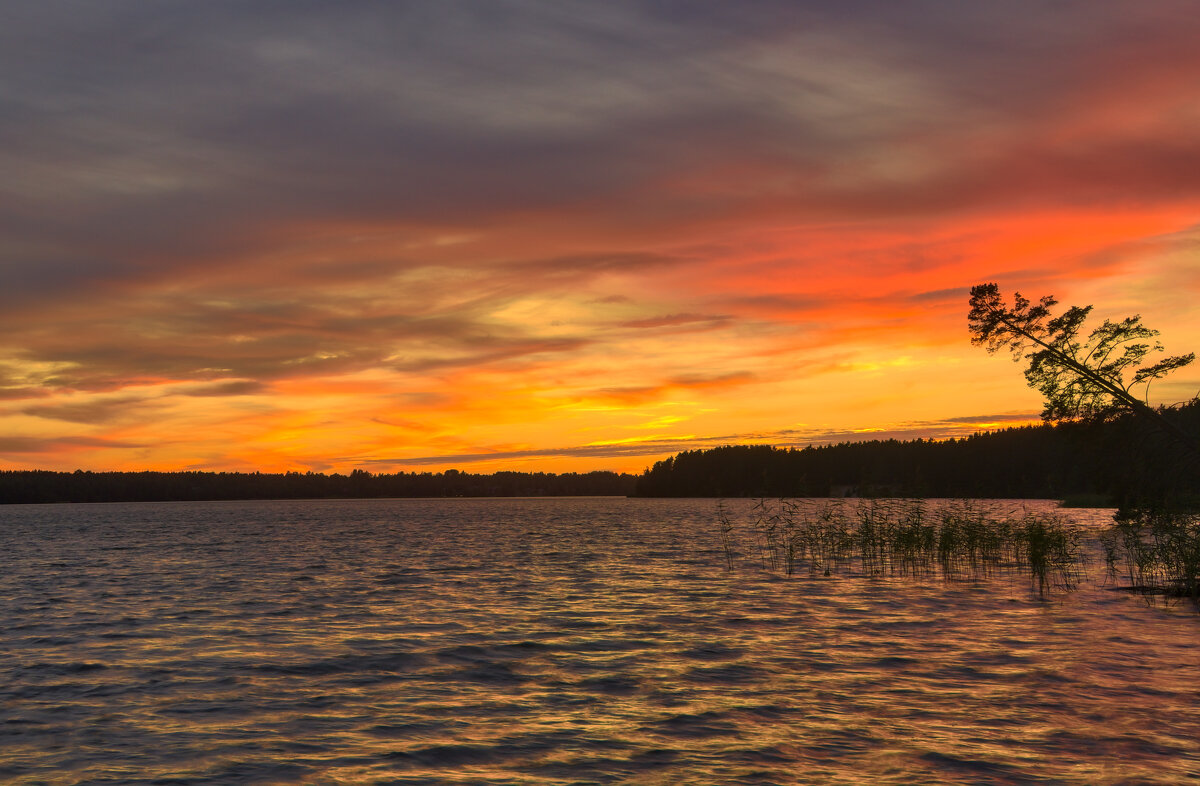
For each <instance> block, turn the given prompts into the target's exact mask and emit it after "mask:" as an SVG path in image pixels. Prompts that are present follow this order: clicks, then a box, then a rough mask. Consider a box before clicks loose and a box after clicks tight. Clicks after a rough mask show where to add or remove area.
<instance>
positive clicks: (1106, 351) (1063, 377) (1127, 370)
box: [967, 284, 1200, 459]
mask: <svg viewBox="0 0 1200 786" xmlns="http://www.w3.org/2000/svg"><path fill="white" fill-rule="evenodd" d="M1057 303H1058V301H1057V300H1055V299H1054V298H1053V297H1044V298H1042V299H1041V300H1040V301H1039V302H1038V303H1036V304H1034V303H1031V302H1030V301H1029V300H1027V299H1025V298H1023V297H1021V293H1019V292H1018V293H1016V294H1015V296H1014V298H1013V304H1012V305H1011V306H1009V305H1008V304H1007V303H1006V302H1005V301H1004V299H1003V298H1002V297H1001V295H1000V288H999V287H998V286H997V285H996V284H980V285H978V286H975V287H972V288H971V301H970V304H971V311H970V313H969V314H968V316H967V323H968V326H969V327H970V330H971V343H972V344H978V345H982V346H984V347H986V348H987V350H988V351H989V352H996V351H998V350H1000V349H1008V350H1010V351H1011V352H1012V354H1013V359H1014V360H1018V361H1020V360H1022V359H1025V360H1028V361H1029V366H1028V367H1027V368H1026V369H1025V378H1026V379H1027V380H1028V381H1029V385H1030V387H1032V388H1035V389H1036V390H1038V391H1039V392H1041V394H1042V395H1043V396H1044V397H1045V399H1046V408H1045V409H1044V410H1043V411H1042V418H1043V419H1044V420H1046V421H1048V422H1055V421H1063V420H1110V419H1112V418H1114V417H1116V416H1118V415H1121V414H1123V413H1126V412H1131V413H1133V414H1134V415H1136V416H1138V417H1139V418H1142V419H1144V420H1145V421H1147V422H1150V423H1153V424H1154V425H1155V426H1156V427H1157V428H1158V429H1160V430H1161V431H1162V432H1164V433H1165V434H1167V435H1168V436H1170V437H1171V438H1172V439H1173V440H1174V441H1176V442H1177V443H1179V444H1180V446H1182V447H1183V448H1184V449H1185V450H1187V451H1188V452H1189V453H1190V454H1191V455H1192V458H1193V459H1200V441H1198V440H1197V439H1196V437H1195V436H1194V435H1192V434H1189V433H1187V432H1186V431H1184V430H1183V429H1181V428H1180V427H1179V426H1177V425H1176V424H1175V423H1174V422H1173V421H1172V420H1170V419H1169V418H1167V417H1166V416H1165V415H1163V413H1162V412H1161V411H1160V410H1158V409H1155V408H1154V407H1151V406H1150V405H1149V404H1148V403H1147V402H1146V400H1145V399H1143V398H1139V397H1138V396H1137V395H1136V394H1135V393H1134V391H1135V390H1137V389H1139V388H1140V389H1141V390H1142V392H1143V394H1144V395H1148V392H1149V385H1150V383H1151V382H1153V381H1154V380H1156V379H1161V378H1162V377H1165V376H1166V375H1167V374H1169V373H1171V372H1172V371H1175V370H1176V369H1179V368H1182V367H1184V366H1186V365H1188V364H1190V363H1191V362H1192V361H1194V360H1195V359H1196V354H1195V353H1194V352H1189V353H1188V354H1186V355H1173V356H1170V357H1166V358H1163V359H1161V360H1158V361H1157V362H1147V360H1148V358H1149V357H1150V356H1151V355H1152V354H1156V353H1161V352H1162V351H1163V347H1162V344H1160V343H1158V342H1157V341H1155V340H1154V339H1155V337H1156V336H1157V335H1158V331H1157V330H1151V329H1150V328H1148V327H1146V326H1144V325H1143V324H1142V318H1141V317H1140V316H1137V315H1135V316H1132V317H1128V318H1126V319H1123V320H1120V321H1119V322H1112V321H1110V320H1107V319H1106V320H1104V322H1103V324H1101V325H1099V326H1098V327H1096V328H1094V329H1093V330H1092V331H1091V332H1090V333H1089V334H1088V335H1087V337H1086V338H1085V337H1083V336H1082V335H1081V330H1082V329H1083V326H1084V323H1085V322H1086V321H1087V318H1088V315H1089V314H1090V313H1091V311H1092V307H1091V306H1084V307H1080V306H1072V307H1071V308H1069V309H1067V310H1066V311H1065V312H1063V313H1062V314H1060V315H1058V316H1053V315H1052V314H1051V311H1050V309H1051V308H1053V307H1054V306H1055V305H1056V304H1057Z"/></svg>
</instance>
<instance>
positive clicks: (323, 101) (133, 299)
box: [0, 0, 1200, 472]
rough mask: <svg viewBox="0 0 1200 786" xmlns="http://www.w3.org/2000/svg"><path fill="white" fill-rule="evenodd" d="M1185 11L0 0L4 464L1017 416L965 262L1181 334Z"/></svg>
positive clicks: (522, 461)
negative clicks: (973, 300) (981, 327)
mask: <svg viewBox="0 0 1200 786" xmlns="http://www.w3.org/2000/svg"><path fill="white" fill-rule="evenodd" d="M1197 41H1200V13H1198V12H1197V6H1196V4H1195V3H1191V2H1168V1H1163V0H1148V1H1147V0H1143V1H1141V2H1136V3H1134V2H1128V1H1127V0H1120V1H1107V0H1086V1H1085V2H963V1H960V0H944V1H943V2H895V1H894V0H879V1H878V2H834V1H833V0H829V1H828V2H759V1H757V0H747V1H744V2H726V1H724V0H721V1H719V2H717V1H714V2H701V1H694V2H683V1H679V2H670V1H668V0H660V1H657V2H599V1H596V2H571V1H569V0H568V1H563V0H544V1H543V2H523V1H511V2H506V1H505V0H496V1H495V2H491V1H488V2H483V1H480V2H454V1H453V0H436V1H432V0H431V1H429V2H411V3H402V2H395V3H386V2H353V1H352V2H344V1H342V0H311V1H310V0H286V1H284V0H281V1H279V2H270V1H262V2H253V3H251V2H225V1H223V0H205V1H204V2H171V1H169V0H168V1H165V2H154V3H146V2H132V1H130V2H122V1H121V0H113V1H111V2H109V1H106V2H97V3H81V2H71V3H67V2H57V1H55V0H50V1H46V0H39V2H8V1H7V0H0V63H2V65H0V72H2V73H3V74H4V77H3V79H2V80H0V142H2V144H0V175H2V177H0V469H22V468H42V469H54V470H74V469H76V468H82V469H91V470H106V469H122V470H140V469H156V470H180V469H198V470H255V469H260V470H263V471H282V470H300V471H304V470H313V471H319V472H328V471H340V472H348V471H350V470H352V469H355V468H362V469H366V470H369V471H372V472H391V471H399V470H404V471H427V470H428V471H437V470H440V469H444V468H448V467H457V468H459V469H461V470H464V471H471V472H491V471H495V470H501V469H515V470H527V471H533V470H545V471H554V472H563V471H587V470H593V469H613V470H625V471H635V472H636V471H640V470H642V469H643V468H645V467H647V466H649V465H650V464H652V463H653V462H654V461H655V460H657V459H660V458H663V457H665V456H667V455H670V454H672V453H675V452H678V451H680V450H685V449H691V448H697V447H708V446H713V445H718V444H730V443H750V442H753V443H771V444H776V445H797V446H803V445H807V444H810V443H820V442H827V441H830V440H833V441H842V440H847V439H867V438H873V437H879V436H898V437H905V438H911V437H918V436H921V437H938V436H949V435H961V434H968V433H972V432H974V431H978V430H980V429H986V428H995V427H999V426H1004V425H1010V424H1015V423H1023V422H1027V421H1029V420H1035V419H1036V418H1037V414H1038V412H1039V411H1040V409H1041V402H1040V399H1039V398H1038V395H1037V394H1036V393H1035V392H1034V391H1032V390H1030V389H1028V388H1027V387H1026V386H1025V382H1024V378H1023V377H1022V374H1021V367H1020V366H1019V365H1017V364H1014V363H1013V362H1012V361H1011V360H1010V359H1009V358H1008V357H1007V356H1004V355H998V356H990V355H988V354H987V353H986V352H985V351H983V350H982V349H980V348H977V347H973V346H971V344H970V341H969V335H968V333H967V328H966V312H967V297H968V295H967V293H968V290H969V289H970V287H971V286H972V285H973V284H977V283H982V282H987V281H995V282H997V283H999V284H1000V286H1001V288H1002V290H1003V291H1004V292H1005V293H1011V292H1012V291H1013V290H1014V289H1016V290H1020V291H1021V292H1022V293H1024V294H1026V295H1028V296H1031V297H1033V296H1041V295H1044V294H1054V295H1056V296H1057V297H1058V298H1059V299H1060V300H1061V301H1062V302H1063V303H1064V304H1087V303H1092V304H1095V306H1096V313H1097V315H1099V316H1109V317H1124V316H1127V315H1129V314H1132V313H1140V314H1142V315H1143V317H1144V319H1145V322H1146V324H1148V325H1149V326H1150V327H1154V328H1158V329H1159V330H1161V331H1162V336H1161V339H1162V341H1163V343H1164V345H1165V346H1166V348H1167V350H1168V351H1169V352H1170V353H1172V354H1175V353H1183V352H1187V351H1190V350H1200V309H1197V306H1196V303H1197V299H1198V296H1200V245H1198V240H1200V46H1198V45H1197ZM1198 390H1200V370H1197V369H1193V368H1188V369H1185V370H1184V371H1183V372H1181V373H1179V374H1177V375H1175V376H1174V377H1172V378H1171V379H1169V380H1164V381H1162V382H1159V383H1156V385H1155V387H1154V388H1152V389H1151V391H1150V397H1151V401H1152V402H1153V403H1172V402H1177V401H1181V400H1185V399H1188V398H1191V397H1192V396H1193V395H1195V394H1196V393H1197V391H1198Z"/></svg>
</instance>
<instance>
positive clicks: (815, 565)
mask: <svg viewBox="0 0 1200 786" xmlns="http://www.w3.org/2000/svg"><path fill="white" fill-rule="evenodd" d="M717 520H718V522H719V525H720V532H721V542H722V547H723V549H724V552H725V556H726V564H727V566H728V568H729V569H730V570H733V569H734V567H735V566H736V564H737V560H736V555H737V554H738V549H737V546H736V545H735V544H736V542H737V540H738V538H739V534H740V535H741V536H742V537H749V538H750V539H751V540H752V542H753V548H752V549H751V551H752V552H753V553H755V554H757V557H758V559H757V562H758V564H759V566H760V567H761V568H762V569H764V570H768V571H782V572H783V573H784V574H785V575H788V576H791V575H793V574H795V573H796V572H797V571H800V570H803V569H805V568H807V572H808V574H809V575H810V576H817V575H822V576H831V575H834V574H859V575H864V576H872V577H884V576H901V577H914V578H917V577H930V576H941V577H942V578H944V579H947V580H980V579H984V578H987V577H988V576H990V575H992V574H993V573H996V572H998V571H1012V570H1016V571H1020V572H1022V573H1026V574H1028V575H1029V577H1030V580H1031V583H1032V584H1033V585H1034V587H1035V588H1036V589H1037V591H1038V592H1039V594H1042V595H1044V594H1045V593H1046V591H1047V590H1048V589H1049V588H1051V587H1062V588H1071V587H1074V586H1075V585H1076V584H1077V583H1078V580H1079V576H1080V573H1081V570H1082V565H1083V558H1082V551H1081V549H1080V544H1079V540H1078V536H1077V534H1076V533H1075V532H1074V531H1073V530H1071V529H1070V528H1069V527H1068V526H1067V524H1066V523H1065V521H1064V520H1062V519H1061V518H1058V517H1055V516H1033V515H1031V514H1025V515H1024V516H1023V517H1021V518H1018V519H1011V518H1007V519H997V518H994V517H991V516H989V515H986V514H984V513H983V512H982V511H980V510H979V509H978V508H976V507H974V506H972V505H971V504H970V503H967V502H962V503H955V504H947V505H939V506H937V507H931V506H928V505H926V504H925V503H924V502H922V501H920V500H863V501H859V502H858V503H857V504H853V505H850V504H847V503H845V502H843V501H810V500H793V499H781V500H778V501H771V500H767V499H760V500H757V501H756V502H755V503H754V506H753V508H752V510H751V519H750V523H749V525H748V526H741V527H739V526H738V524H737V523H736V522H735V521H734V519H733V518H732V516H731V514H730V512H729V510H728V508H727V507H725V505H724V504H723V503H720V504H718V508H717ZM1197 558H1198V559H1200V553H1198V554H1197Z"/></svg>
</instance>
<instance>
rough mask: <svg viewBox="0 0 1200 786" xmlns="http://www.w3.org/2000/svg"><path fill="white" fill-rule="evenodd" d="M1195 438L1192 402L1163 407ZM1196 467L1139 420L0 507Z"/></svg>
mask: <svg viewBox="0 0 1200 786" xmlns="http://www.w3.org/2000/svg"><path fill="white" fill-rule="evenodd" d="M1164 414H1166V415H1167V416H1168V417H1169V418H1171V419H1172V420H1173V421H1175V423H1177V424H1178V425H1179V426H1180V427H1181V428H1183V429H1184V430H1186V431H1187V432H1188V433H1192V434H1200V403H1197V402H1192V403H1191V404H1189V405H1186V406H1183V407H1179V408H1174V409H1168V410H1164ZM1197 478H1200V471H1198V468H1197V466H1196V461H1195V459H1194V458H1192V457H1190V456H1187V455H1185V454H1180V453H1179V451H1178V449H1177V448H1176V447H1175V446H1174V444H1173V443H1172V442H1171V441H1170V440H1169V439H1167V438H1165V437H1163V436H1162V435H1160V434H1158V433H1157V432H1155V431H1153V430H1148V429H1147V427H1146V426H1145V425H1144V424H1142V423H1139V422H1136V421H1135V420H1134V418H1132V417H1130V416H1126V417H1123V418H1118V419H1117V420H1114V421H1110V422H1102V423H1076V422H1068V423H1062V424H1058V425H1042V426H1027V427H1023V428H1010V429H1004V430H1001V431H994V432H988V433H984V434H976V435H973V436H970V437H966V438H963V439H949V440H940V441H934V440H922V439H918V440H912V441H904V442H901V441H898V440H875V441H871V442H846V443H841V444H837V445H825V446H819V447H807V448H802V449H796V448H776V447H772V446H770V445H731V446H726V447H718V448H712V449H709V450H692V451H686V452H683V453H679V454H677V455H675V456H673V457H671V458H669V459H666V460H664V461H660V462H658V463H656V464H655V465H654V466H653V467H651V468H650V469H647V470H646V471H645V472H644V473H642V475H641V476H640V477H639V476H635V475H626V474H617V473H615V472H588V473H584V474H575V473H567V474H553V473H542V472H497V473H495V474H491V475H475V474H471V473H467V472H459V471H457V470H447V471H445V472H439V473H430V472H423V473H404V472H401V473H396V474H379V475H376V474H372V473H369V472H365V471H363V470H354V471H353V472H351V473H350V474H348V475H342V474H336V473H335V474H330V475H325V474H320V473H313V472H306V473H299V472H288V473H282V474H268V473H258V472H255V473H236V472H83V471H76V472H45V471H32V470H31V471H7V472H0V504H2V503H22V502H140V501H146V502H149V501H171V500H180V501H183V500H219V499H229V500H236V499H323V498H324V499H340V498H379V497H514V496H643V497H826V496H835V497H840V496H904V497H993V498H1005V497H1007V498H1041V499H1077V500H1083V499H1086V500H1088V501H1092V502H1095V503H1108V504H1137V503H1143V502H1147V501H1154V500H1161V499H1187V498H1197V497H1200V482H1198V481H1197Z"/></svg>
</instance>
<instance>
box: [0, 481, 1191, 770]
mask: <svg viewBox="0 0 1200 786" xmlns="http://www.w3.org/2000/svg"><path fill="white" fill-rule="evenodd" d="M714 508H715V506H714V503H713V502H711V501H707V500H626V499H567V500H563V499H525V500H511V499H510V500H477V499H476V500H379V501H374V500H373V501H320V502H253V503H177V504H138V505H75V506H36V507H34V506H29V507H26V506H10V507H6V508H0V539H2V540H0V543H2V544H3V568H2V570H0V625H2V628H0V781H2V782H5V783H14V784H34V783H48V784H75V783H158V784H183V783H230V784H235V783H317V784H320V783H329V784H339V783H346V784H358V783H363V784H383V783H393V784H417V783H420V784H440V783H446V784H454V783H473V784H518V783H519V784H539V783H553V784H576V783H577V784H585V783H599V784H603V783H638V784H736V783H747V784H751V783H752V784H770V783H777V784H795V783H813V784H848V783H883V784H913V783H930V784H935V783H949V784H993V783H995V784H1002V783H1003V784H1010V783H1011V784H1017V783H1020V784H1179V783H1200V615H1198V614H1197V613H1196V611H1195V609H1194V608H1193V607H1190V606H1188V605H1186V604H1183V605H1179V606H1175V607H1171V608H1164V607H1162V606H1148V605H1147V604H1146V603H1145V602H1143V601H1142V600H1141V599H1139V598H1137V597H1131V596H1129V595H1127V594H1125V593H1120V592H1113V591H1111V590H1109V589H1106V588H1104V587H1103V586H1101V584H1102V583H1103V576H1102V575H1101V571H1100V569H1099V566H1096V565H1093V566H1092V567H1091V574H1092V580H1091V581H1087V582H1085V583H1084V585H1083V586H1082V587H1081V588H1080V589H1078V590H1076V591H1074V592H1070V593H1066V592H1059V593H1056V594H1054V595H1052V596H1050V597H1049V598H1047V599H1045V600H1042V599H1039V598H1038V596H1037V594H1036V593H1031V592H1030V589H1029V585H1028V583H1027V581H1026V580H1023V579H1022V578H1020V577H1012V576H1010V577H1002V578H997V579H994V580H990V581H987V582H982V583H964V582H957V583H946V582H942V581H940V580H935V579H924V580H916V581H913V580H903V579H867V578H857V577H847V576H840V577H839V576H834V577H829V578H823V577H818V578H810V577H808V576H803V577H792V578H785V577H782V576H779V575H775V574H772V573H769V572H764V571H761V570H755V569H753V568H750V567H747V568H739V569H738V570H736V571H733V572H729V571H727V570H726V568H725V557H724V554H723V553H722V552H721V550H720V546H719V540H718V536H717V532H716V527H715V524H714V521H715V516H714ZM1077 515H1080V516H1088V515H1091V516H1093V517H1094V516H1096V514H1095V513H1094V512H1079V513H1078V514H1077ZM1101 518H1102V516H1101Z"/></svg>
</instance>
